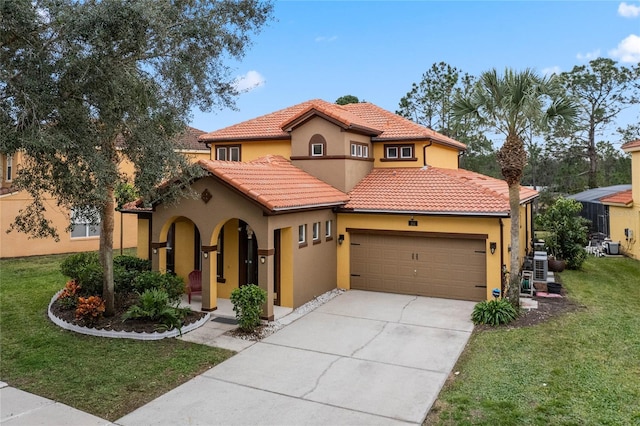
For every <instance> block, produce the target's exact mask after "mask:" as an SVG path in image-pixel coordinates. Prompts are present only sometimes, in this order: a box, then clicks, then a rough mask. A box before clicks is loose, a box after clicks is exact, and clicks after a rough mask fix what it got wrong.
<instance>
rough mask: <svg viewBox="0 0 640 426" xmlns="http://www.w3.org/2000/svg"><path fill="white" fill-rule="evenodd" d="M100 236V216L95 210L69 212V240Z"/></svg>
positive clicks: (73, 210)
mask: <svg viewBox="0 0 640 426" xmlns="http://www.w3.org/2000/svg"><path fill="white" fill-rule="evenodd" d="M98 236H100V216H99V214H98V212H97V211H95V210H87V209H72V210H71V238H86V237H98Z"/></svg>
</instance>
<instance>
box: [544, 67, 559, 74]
mask: <svg viewBox="0 0 640 426" xmlns="http://www.w3.org/2000/svg"><path fill="white" fill-rule="evenodd" d="M561 72H562V70H561V69H560V67H559V66H557V65H554V66H552V67H547V68H542V74H543V75H553V74H560V73H561Z"/></svg>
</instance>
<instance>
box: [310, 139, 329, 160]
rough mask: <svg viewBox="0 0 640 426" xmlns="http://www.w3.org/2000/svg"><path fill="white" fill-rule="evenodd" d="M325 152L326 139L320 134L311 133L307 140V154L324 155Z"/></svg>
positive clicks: (313, 155) (312, 155)
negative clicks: (309, 138)
mask: <svg viewBox="0 0 640 426" xmlns="http://www.w3.org/2000/svg"><path fill="white" fill-rule="evenodd" d="M326 152H327V141H326V140H325V138H324V136H322V135H318V134H316V135H313V136H311V140H309V155H310V156H311V157H324V155H325V153H326Z"/></svg>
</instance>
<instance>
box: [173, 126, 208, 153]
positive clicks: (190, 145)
mask: <svg viewBox="0 0 640 426" xmlns="http://www.w3.org/2000/svg"><path fill="white" fill-rule="evenodd" d="M205 133H206V132H204V131H202V130H198V129H196V128H193V127H187V130H186V131H185V132H184V133H183V134H182V135H180V136H179V138H178V140H177V141H176V144H177V148H178V149H180V148H182V149H193V150H199V151H202V150H205V151H208V150H209V149H208V148H207V147H206V146H205V145H204V144H203V143H200V142H199V141H198V137H200V135H204V134H205Z"/></svg>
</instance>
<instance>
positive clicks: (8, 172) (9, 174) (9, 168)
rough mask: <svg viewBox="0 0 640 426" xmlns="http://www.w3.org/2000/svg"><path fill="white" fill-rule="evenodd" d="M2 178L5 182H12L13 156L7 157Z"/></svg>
mask: <svg viewBox="0 0 640 426" xmlns="http://www.w3.org/2000/svg"><path fill="white" fill-rule="evenodd" d="M0 167H1V166H0ZM4 177H5V180H6V181H7V182H11V181H12V180H13V155H8V156H7V167H6V169H5V174H4Z"/></svg>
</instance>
